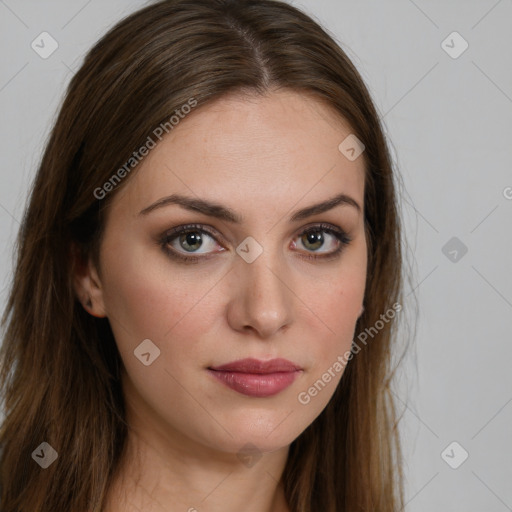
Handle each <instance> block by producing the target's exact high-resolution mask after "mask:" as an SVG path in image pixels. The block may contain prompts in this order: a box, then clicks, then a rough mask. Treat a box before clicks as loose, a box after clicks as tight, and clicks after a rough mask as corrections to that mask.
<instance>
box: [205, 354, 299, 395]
mask: <svg viewBox="0 0 512 512" xmlns="http://www.w3.org/2000/svg"><path fill="white" fill-rule="evenodd" d="M208 372H209V373H210V375H212V376H213V377H214V378H215V379H217V380H219V381H220V382H222V383H223V384H225V385H226V386H227V387H229V388H231V389H233V390H234V391H237V392H238V393H241V394H243V395H246V396H252V397H260V398H263V397H268V396H273V395H276V394H278V393H280V392H281V391H283V390H284V389H286V388H287V387H288V386H290V385H291V384H292V382H293V381H294V380H295V379H296V378H297V376H298V375H299V374H300V373H302V372H303V369H302V368H301V367H300V366H299V365H296V364H294V363H292V362H290V361H287V360H286V359H272V360H270V361H260V360H258V359H241V360H239V361H233V362H231V363H227V364H223V365H220V366H212V367H209V368H208Z"/></svg>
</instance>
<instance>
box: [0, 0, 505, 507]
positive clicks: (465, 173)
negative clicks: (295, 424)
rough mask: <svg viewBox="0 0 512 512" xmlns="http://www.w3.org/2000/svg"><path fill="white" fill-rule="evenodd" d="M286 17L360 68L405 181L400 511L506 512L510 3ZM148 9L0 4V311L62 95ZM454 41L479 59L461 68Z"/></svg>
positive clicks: (116, 3)
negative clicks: (310, 22)
mask: <svg viewBox="0 0 512 512" xmlns="http://www.w3.org/2000/svg"><path fill="white" fill-rule="evenodd" d="M292 3H294V5H297V6H298V7H302V8H303V9H304V10H305V11H306V12H307V13H308V14H310V15H312V16H313V17H314V18H315V19H316V20H317V21H319V22H320V23H321V24H323V26H324V27H326V28H327V29H328V31H329V32H330V33H331V34H332V35H333V36H334V37H335V38H336V39H337V40H338V42H340V43H341V44H342V46H343V47H344V49H345V50H346V51H347V53H348V55H349V56H350V57H351V58H352V59H353V61H354V63H355V65H356V67H357V68H358V69H359V71H360V72H361V74H362V75H363V78H364V79H365V80H366V82H367V84H368V86H369V88H370V91H371V93H372V94H373V97H374V100H375V103H376V106H377V108H378V110H379V112H380V114H381V116H382V118H383V122H384V124H385V128H386V132H387V135H388V137H389V140H390V143H391V144H392V146H393V147H392V152H393V155H394V158H395V162H396V165H397V168H398V171H399V173H400V175H401V176H402V179H403V182H404V188H403V190H401V191H400V199H401V208H402V215H403V218H404V221H405V224H406V233H405V236H404V238H405V239H406V242H407V246H406V250H407V253H408V254H407V257H408V258H410V259H411V265H412V267H413V268H412V271H411V272H412V274H411V276H412V277H411V282H410V283H408V284H407V285H406V286H407V287H406V294H407V296H408V299H411V303H408V302H406V304H404V306H405V309H404V316H407V315H409V316H410V317H411V319H412V318H413V317H414V314H415V313H414V304H413V301H412V299H414V298H416V300H417V302H418V309H419V316H418V320H417V326H416V337H415V340H414V343H413V345H412V348H411V349H410V350H409V353H408V354H409V355H408V356H407V359H406V360H405V362H404V364H403V366H402V372H401V374H400V380H399V381H398V382H399V386H398V387H397V389H396V396H397V398H398V400H399V403H400V404H402V409H403V422H402V424H401V429H402V438H403V443H404V454H405V467H404V469H405V473H406V477H407V482H406V484H407V486H406V499H407V501H408V504H407V506H406V510H408V511H411V512H420V511H432V510H440V511H457V512H461V511H465V512H477V511H478V512H480V511H485V512H502V511H506V510H512V486H511V485H510V483H511V482H512V463H511V460H512V428H511V426H512V403H511V402H512V372H511V371H510V369H509V366H510V361H511V360H512V274H511V272H510V261H511V258H510V252H511V249H512V243H511V231H512V230H511V224H512V223H511V220H512V172H511V162H512V144H511V142H510V136H511V135H512V65H511V62H512V59H511V56H512V55H511V54H512V52H511V50H512V30H511V20H512V1H511V0H499V1H496V0H479V1H477V0H472V1H462V0H458V1H450V2H446V1H445V2H443V1H441V0H436V1H426V0H415V1H412V0H392V1H387V2H379V1H378V0H368V1H359V2H358V1H356V0H338V1H336V0H302V1H300V2H299V1H295V2H292ZM142 5H144V2H142V1H133V2H127V1H125V2H123V1H121V0H108V1H100V0H89V1H86V0H84V1H82V0H81V1H78V0H74V1H64V0H52V1H44V2H42V1H36V0H32V1H29V0H22V1H17V0H5V1H4V0H0V27H1V41H2V50H1V58H2V66H1V73H0V108H1V112H2V122H1V126H0V130H1V136H0V144H1V158H2V168H1V172H0V184H1V188H0V244H1V248H2V250H1V254H0V259H1V260H0V264H1V275H0V308H1V309H3V307H4V305H5V298H6V291H7V286H8V283H9V279H10V273H11V270H12V256H11V254H12V244H13V242H14V237H15V235H16V232H17V230H18V228H19V221H20V219H21V216H22V212H23V208H24V206H25V201H26V197H27V191H28V186H29V184H30V181H31V179H32V178H33V176H34V173H35V170H36V168H37V164H38V161H39V159H40V156H41V152H42V149H43V147H44V144H45V141H46V138H47V136H48V133H49V129H50V125H51V123H52V122H53V120H54V118H55V115H56V112H57V109H58V107H59V105H60V101H61V99H62V95H63V92H64V88H65V86H66V85H67V84H68V82H69V80H70V78H71V76H72V74H73V72H74V70H76V69H77V68H78V67H79V65H80V62H81V59H82V57H83V55H84V53H85V52H86V51H87V50H88V49H89V48H90V47H91V45H92V44H93V43H94V42H95V41H96V40H97V39H98V38H99V37H100V36H101V35H102V34H103V33H104V32H105V31H106V30H107V29H108V28H109V27H111V26H112V24H113V23H115V22H116V21H118V20H119V19H121V17H123V16H125V15H126V14H129V13H131V12H132V11H134V10H136V9H137V8H139V7H141V6H142ZM43 31H47V32H49V33H50V34H51V35H52V37H53V38H55V40H56V41H57V42H58V44H59V47H58V49H57V50H56V51H55V53H53V54H52V55H51V56H50V57H49V58H47V59H42V58H41V57H40V56H39V55H38V54H37V53H36V52H35V51H34V50H33V49H32V48H31V42H32V41H33V40H34V39H36V37H37V36H38V35H39V34H40V33H41V32H43ZM454 31H456V32H458V33H459V34H460V35H461V36H462V38H463V39H464V40H465V41H467V43H468V45H469V47H468V48H467V50H466V51H464V52H463V53H462V54H461V55H458V53H459V52H460V51H461V49H463V41H462V40H461V39H459V38H458V36H453V35H452V36H450V34H452V32H454ZM443 41H446V42H445V43H443ZM446 50H447V51H448V52H451V53H452V55H454V56H457V55H458V56H457V58H452V57H451V56H450V55H449V54H448V53H447V51H446ZM453 237H456V238H457V240H455V241H452V242H451V244H454V245H448V246H447V247H446V248H444V247H445V244H447V243H448V242H449V240H450V239H452V238H453ZM462 244H463V245H462ZM464 246H465V247H466V248H467V253H465V254H463V249H464ZM443 248H444V249H443ZM454 251H455V252H454ZM411 321H412V320H411ZM404 332H405V331H404ZM406 337H407V335H406V334H404V339H405V338H406ZM453 441H456V442H457V443H458V445H455V446H453V445H452V446H450V447H449V445H450V444H451V443H452V442H453ZM447 447H449V448H448V450H446V451H445V449H446V448H447ZM463 450H465V451H466V452H467V453H468V454H469V457H468V458H467V460H465V461H464V462H463V463H462V464H461V462H462V460H463V455H464V451H463ZM443 453H444V456H443V455H442V454H443ZM448 462H449V463H450V464H451V465H452V466H458V468H457V469H453V468H452V467H450V465H449V464H448ZM459 464H460V465H459Z"/></svg>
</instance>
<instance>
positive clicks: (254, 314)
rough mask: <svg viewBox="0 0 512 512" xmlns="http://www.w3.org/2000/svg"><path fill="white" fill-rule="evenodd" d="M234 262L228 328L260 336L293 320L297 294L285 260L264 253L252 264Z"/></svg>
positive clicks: (285, 326) (277, 330)
mask: <svg viewBox="0 0 512 512" xmlns="http://www.w3.org/2000/svg"><path fill="white" fill-rule="evenodd" d="M237 265H238V268H236V269H234V270H235V271H234V272H233V273H232V276H231V279H232V282H231V286H230V288H231V290H233V292H232V296H231V300H230V302H229V304H228V311H227V320H228V323H229V325H230V326H231V328H232V329H234V330H236V331H238V332H241V333H247V332H252V333H257V335H258V336H259V337H260V338H263V339H268V338H271V337H273V336H274V335H276V334H277V333H278V332H279V331H284V330H286V329H287V328H288V327H289V326H290V324H291V323H292V321H293V307H294V302H295V300H296V296H295V295H294V293H293V290H292V286H291V283H290V279H291V277H290V274H289V272H287V271H286V269H285V264H284V262H282V261H281V262H279V261H278V258H274V257H272V256H269V254H267V253H266V252H263V254H261V255H260V256H259V257H258V258H257V259H256V260H255V261H253V262H252V263H246V262H245V261H243V260H240V261H238V262H237Z"/></svg>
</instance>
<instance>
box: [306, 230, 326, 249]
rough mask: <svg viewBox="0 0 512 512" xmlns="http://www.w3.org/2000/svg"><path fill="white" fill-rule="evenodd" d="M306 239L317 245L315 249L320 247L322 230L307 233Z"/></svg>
mask: <svg viewBox="0 0 512 512" xmlns="http://www.w3.org/2000/svg"><path fill="white" fill-rule="evenodd" d="M305 236H306V240H307V242H308V243H309V244H311V245H315V244H316V247H314V249H318V248H319V247H321V246H322V243H323V236H322V234H321V232H320V231H316V232H309V233H306V235H305Z"/></svg>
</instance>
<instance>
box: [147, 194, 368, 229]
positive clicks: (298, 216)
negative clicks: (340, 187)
mask: <svg viewBox="0 0 512 512" xmlns="http://www.w3.org/2000/svg"><path fill="white" fill-rule="evenodd" d="M171 204H176V205H179V206H181V207H182V208H185V209H186V210H190V211H193V212H199V213H203V214H204V215H208V216H210V217H215V218H217V219H221V220H224V221H228V222H233V223H236V224H240V223H242V222H243V220H244V219H243V217H242V216H241V215H239V214H238V213H236V212H235V211H233V210H232V209H231V208H228V207H226V206H223V205H221V204H219V203H215V202H212V201H207V200H206V199H198V198H194V197H187V196H184V195H180V194H172V195H170V196H167V197H162V198H161V199H159V200H158V201H156V202H154V203H153V204H151V205H149V206H148V207H146V208H144V209H143V210H141V211H140V212H139V215H147V214H148V213H150V212H152V211H154V210H156V209H157V208H162V207H164V206H168V205H171ZM336 206H352V207H354V208H355V209H356V210H357V211H358V212H361V207H360V206H359V203H357V201H356V200H355V199H353V198H352V197H350V196H347V195H346V194H338V195H337V196H334V197H331V198H330V199H327V200H326V201H322V202H321V203H317V204H313V205H311V206H308V207H306V208H303V209H301V210H297V211H295V212H294V213H293V215H292V216H291V217H290V221H291V222H294V221H299V220H303V219H306V218H307V217H311V216H313V215H316V214H319V213H324V212H327V211H328V210H331V209H332V208H335V207H336Z"/></svg>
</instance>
